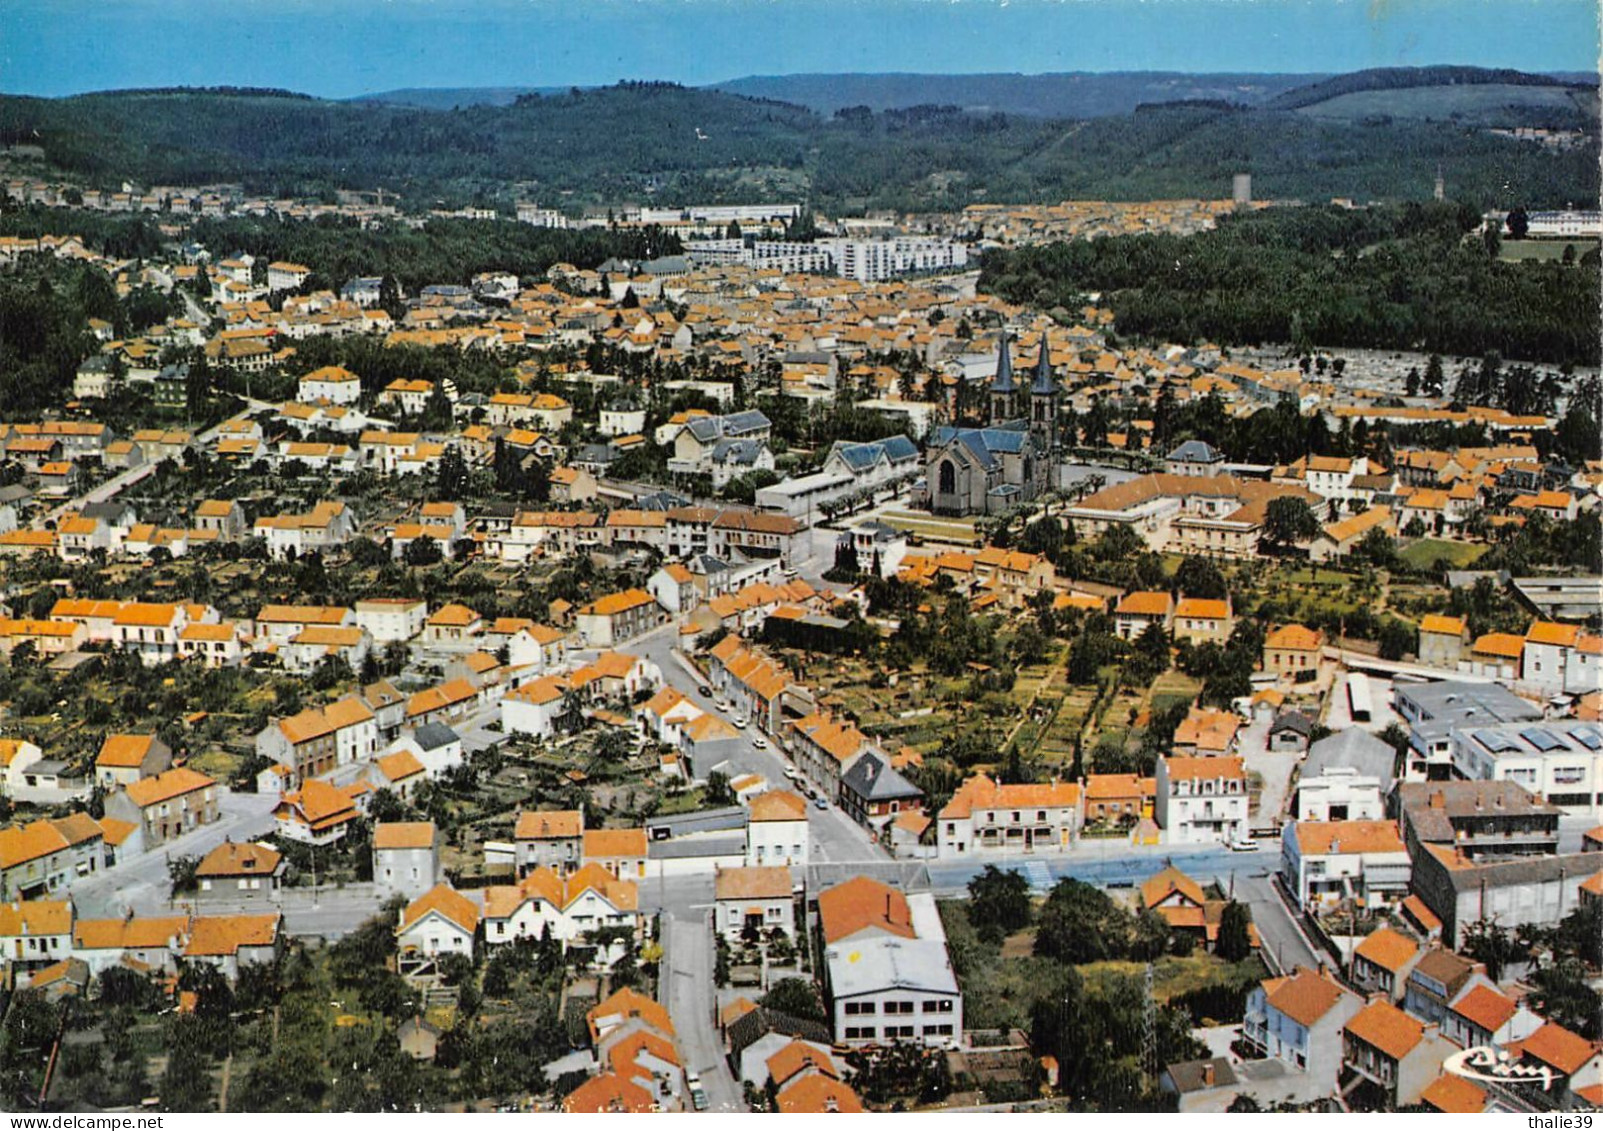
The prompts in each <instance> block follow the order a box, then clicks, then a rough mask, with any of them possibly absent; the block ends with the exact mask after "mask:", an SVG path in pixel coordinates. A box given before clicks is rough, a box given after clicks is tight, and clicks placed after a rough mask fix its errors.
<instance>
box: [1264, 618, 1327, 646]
mask: <svg viewBox="0 0 1603 1131" xmlns="http://www.w3.org/2000/svg"><path fill="white" fill-rule="evenodd" d="M1324 643H1325V634H1324V633H1323V632H1320V631H1319V630H1317V629H1312V628H1307V627H1305V626H1303V625H1300V624H1283V625H1281V626H1280V627H1279V628H1277V629H1274V630H1273V631H1272V632H1270V633H1269V635H1268V636H1267V637H1265V638H1264V642H1263V646H1264V647H1265V648H1275V649H1282V650H1287V651H1293V652H1315V651H1318V650H1319V648H1320V647H1322V646H1323V645H1324Z"/></svg>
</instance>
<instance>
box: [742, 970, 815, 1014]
mask: <svg viewBox="0 0 1603 1131" xmlns="http://www.w3.org/2000/svg"><path fill="white" fill-rule="evenodd" d="M758 1004H759V1005H761V1006H762V1007H763V1008H764V1009H772V1010H774V1011H775V1012H777V1013H788V1014H790V1016H792V1017H800V1018H802V1019H803V1020H808V1021H823V1020H824V1019H825V1017H824V1007H823V1005H822V1004H821V1003H820V1002H819V1000H818V991H817V990H815V989H814V988H813V984H812V983H811V982H810V981H808V980H807V979H806V978H781V979H780V980H779V981H777V982H775V983H774V984H773V985H772V986H770V987H769V989H768V992H767V993H766V994H764V995H763V996H762V999H761V1000H760V1001H759V1002H758Z"/></svg>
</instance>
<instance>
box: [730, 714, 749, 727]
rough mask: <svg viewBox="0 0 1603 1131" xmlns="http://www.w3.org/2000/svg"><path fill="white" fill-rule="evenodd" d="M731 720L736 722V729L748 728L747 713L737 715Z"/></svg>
mask: <svg viewBox="0 0 1603 1131" xmlns="http://www.w3.org/2000/svg"><path fill="white" fill-rule="evenodd" d="M730 721H731V722H733V723H734V724H735V729H736V730H745V729H746V716H745V715H736V716H735V717H734V718H733V719H731V720H730Z"/></svg>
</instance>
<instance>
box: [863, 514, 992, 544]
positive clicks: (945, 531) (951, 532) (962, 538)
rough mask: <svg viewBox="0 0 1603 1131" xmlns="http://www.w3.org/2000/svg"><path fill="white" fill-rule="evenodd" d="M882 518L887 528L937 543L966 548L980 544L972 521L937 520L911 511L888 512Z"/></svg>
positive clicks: (931, 516)
mask: <svg viewBox="0 0 1603 1131" xmlns="http://www.w3.org/2000/svg"><path fill="white" fill-rule="evenodd" d="M880 517H881V520H882V521H883V522H884V523H885V525H886V526H891V527H895V528H896V529H897V530H905V531H907V532H908V533H910V534H918V535H921V536H923V537H925V538H930V539H933V540H935V541H937V542H956V543H958V544H960V545H964V546H977V545H979V544H980V537H979V535H977V534H975V533H974V522H973V520H972V519H963V518H937V517H935V516H934V515H929V514H921V513H914V512H911V511H886V512H885V513H884V514H883V515H882V516H880Z"/></svg>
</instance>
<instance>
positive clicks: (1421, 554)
mask: <svg viewBox="0 0 1603 1131" xmlns="http://www.w3.org/2000/svg"><path fill="white" fill-rule="evenodd" d="M1489 548H1490V547H1487V546H1476V545H1471V544H1469V543H1467V542H1444V541H1440V540H1439V539H1436V538H1421V539H1420V540H1419V541H1417V542H1415V543H1413V544H1412V545H1410V546H1409V547H1408V548H1407V549H1405V550H1401V551H1399V552H1398V554H1397V556H1398V557H1399V558H1401V559H1402V560H1403V561H1405V562H1407V563H1408V564H1409V565H1411V566H1413V567H1414V568H1415V569H1427V568H1429V567H1430V566H1431V565H1432V564H1434V563H1435V562H1436V561H1437V560H1438V559H1441V558H1446V559H1447V560H1448V561H1449V562H1451V563H1452V564H1453V567H1454V568H1455V569H1463V568H1465V567H1466V566H1470V565H1473V564H1474V563H1475V562H1476V561H1478V560H1480V557H1481V555H1483V554H1485V553H1486V551H1487V550H1488V549H1489Z"/></svg>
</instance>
